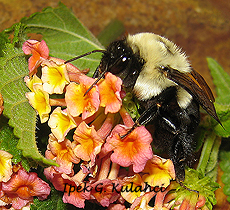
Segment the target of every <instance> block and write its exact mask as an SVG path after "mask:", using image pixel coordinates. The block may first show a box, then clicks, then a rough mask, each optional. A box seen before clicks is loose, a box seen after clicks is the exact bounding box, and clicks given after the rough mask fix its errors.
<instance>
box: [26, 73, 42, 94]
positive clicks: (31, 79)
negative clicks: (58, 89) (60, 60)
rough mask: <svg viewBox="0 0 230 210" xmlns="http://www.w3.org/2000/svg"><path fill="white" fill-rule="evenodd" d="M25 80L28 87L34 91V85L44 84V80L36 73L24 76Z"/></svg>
mask: <svg viewBox="0 0 230 210" xmlns="http://www.w3.org/2000/svg"><path fill="white" fill-rule="evenodd" d="M24 82H25V83H26V85H27V87H28V88H29V89H30V90H31V91H32V92H34V85H36V84H40V85H42V80H41V79H40V78H39V77H38V76H37V75H36V74H34V75H33V76H32V77H28V76H26V77H25V78H24Z"/></svg>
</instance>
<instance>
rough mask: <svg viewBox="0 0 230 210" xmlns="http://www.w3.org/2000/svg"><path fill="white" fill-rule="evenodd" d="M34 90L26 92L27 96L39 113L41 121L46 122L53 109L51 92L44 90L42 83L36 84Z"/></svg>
mask: <svg viewBox="0 0 230 210" xmlns="http://www.w3.org/2000/svg"><path fill="white" fill-rule="evenodd" d="M33 90H34V91H33V92H29V93H26V98H28V100H29V103H30V105H31V106H32V107H33V108H34V109H35V110H36V111H37V113H38V114H39V116H40V120H41V123H44V122H46V121H47V120H48V118H49V113H50V111H51V107H50V104H49V94H48V93H47V92H45V91H44V90H43V87H42V85H41V84H34V85H33Z"/></svg>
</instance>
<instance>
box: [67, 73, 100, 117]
mask: <svg viewBox="0 0 230 210" xmlns="http://www.w3.org/2000/svg"><path fill="white" fill-rule="evenodd" d="M79 80H80V81H81V82H80V84H77V83H73V82H72V83H70V84H69V85H68V86H67V87H66V94H65V99H66V104H67V108H68V110H69V112H70V114H71V115H72V116H73V117H77V116H79V115H80V114H82V119H83V120H85V119H86V118H88V117H90V116H92V115H93V114H94V113H95V112H96V111H97V110H98V108H99V104H100V101H99V93H98V88H97V86H95V87H93V88H92V89H91V90H90V91H89V93H87V94H86V95H85V96H84V94H85V92H86V91H87V90H88V88H89V87H90V86H91V84H92V83H93V82H94V79H92V78H90V77H87V76H85V75H81V76H79Z"/></svg>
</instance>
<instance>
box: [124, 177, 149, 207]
mask: <svg viewBox="0 0 230 210" xmlns="http://www.w3.org/2000/svg"><path fill="white" fill-rule="evenodd" d="M122 185H123V186H122V191H121V196H122V197H123V198H124V199H125V200H126V201H128V202H129V203H133V202H134V201H135V199H136V198H138V197H140V196H141V195H143V194H144V193H145V192H144V182H143V180H142V178H141V176H140V175H139V174H135V175H134V176H132V177H125V178H124V179H123V183H122Z"/></svg>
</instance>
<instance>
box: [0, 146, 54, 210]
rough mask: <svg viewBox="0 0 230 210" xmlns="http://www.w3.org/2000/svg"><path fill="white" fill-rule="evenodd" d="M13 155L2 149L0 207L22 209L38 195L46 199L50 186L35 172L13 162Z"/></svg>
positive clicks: (0, 153)
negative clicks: (27, 170)
mask: <svg viewBox="0 0 230 210" xmlns="http://www.w3.org/2000/svg"><path fill="white" fill-rule="evenodd" d="M12 157H13V156H12V155H11V154H10V153H8V152H6V151H3V150H0V209H9V208H10V209H22V208H23V207H25V206H29V205H30V203H32V202H33V197H34V196H37V197H38V198H39V199H40V200H44V199H46V198H47V196H48V195H49V194H50V186H49V185H48V184H47V183H46V182H44V181H43V180H42V179H40V178H38V176H37V174H36V173H34V172H30V173H28V172H26V171H25V169H24V168H23V167H22V166H21V165H20V164H17V165H13V164H12V161H11V159H12Z"/></svg>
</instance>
